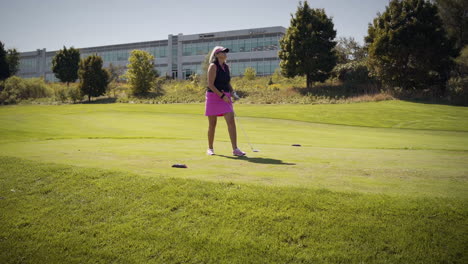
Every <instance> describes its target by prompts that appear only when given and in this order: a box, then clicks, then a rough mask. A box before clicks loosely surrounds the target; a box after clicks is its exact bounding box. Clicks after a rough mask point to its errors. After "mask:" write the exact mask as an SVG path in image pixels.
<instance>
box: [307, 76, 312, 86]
mask: <svg viewBox="0 0 468 264" xmlns="http://www.w3.org/2000/svg"><path fill="white" fill-rule="evenodd" d="M311 79H312V76H310V74H306V85H307V89H310V88H311V86H312V80H311Z"/></svg>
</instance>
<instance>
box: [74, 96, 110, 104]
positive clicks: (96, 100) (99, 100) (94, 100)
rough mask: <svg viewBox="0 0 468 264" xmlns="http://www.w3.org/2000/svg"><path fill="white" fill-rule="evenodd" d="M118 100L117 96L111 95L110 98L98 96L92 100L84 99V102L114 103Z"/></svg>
mask: <svg viewBox="0 0 468 264" xmlns="http://www.w3.org/2000/svg"><path fill="white" fill-rule="evenodd" d="M116 101H117V98H115V97H109V98H96V99H92V98H91V102H89V101H88V100H85V101H83V102H82V103H83V104H113V103H115V102H116Z"/></svg>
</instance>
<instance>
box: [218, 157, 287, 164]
mask: <svg viewBox="0 0 468 264" xmlns="http://www.w3.org/2000/svg"><path fill="white" fill-rule="evenodd" d="M216 156H218V157H223V158H227V159H234V160H245V161H248V162H252V163H260V164H273V165H296V163H287V162H283V161H282V160H278V159H267V158H249V157H247V156H243V157H230V156H225V155H216Z"/></svg>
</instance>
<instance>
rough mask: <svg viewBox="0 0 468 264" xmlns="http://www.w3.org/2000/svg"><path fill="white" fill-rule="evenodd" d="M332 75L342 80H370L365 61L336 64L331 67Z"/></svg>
mask: <svg viewBox="0 0 468 264" xmlns="http://www.w3.org/2000/svg"><path fill="white" fill-rule="evenodd" d="M332 76H333V77H335V78H337V79H338V80H340V81H342V82H352V83H367V82H369V81H371V78H370V77H369V69H368V68H367V65H366V63H365V61H352V62H348V63H344V64H338V65H336V66H335V68H334V69H333V71H332Z"/></svg>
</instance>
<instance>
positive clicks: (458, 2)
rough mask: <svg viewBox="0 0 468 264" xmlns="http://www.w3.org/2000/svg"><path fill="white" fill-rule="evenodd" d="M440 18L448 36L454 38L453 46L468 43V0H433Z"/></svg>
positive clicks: (458, 47)
mask: <svg viewBox="0 0 468 264" xmlns="http://www.w3.org/2000/svg"><path fill="white" fill-rule="evenodd" d="M434 2H435V3H436V5H437V7H438V11H439V15H440V18H441V19H442V21H443V23H444V26H445V29H446V31H447V33H448V35H449V37H451V38H453V39H454V40H455V47H456V48H457V49H459V50H460V49H462V48H463V47H464V46H465V45H468V1H466V0H435V1H434Z"/></svg>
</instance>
